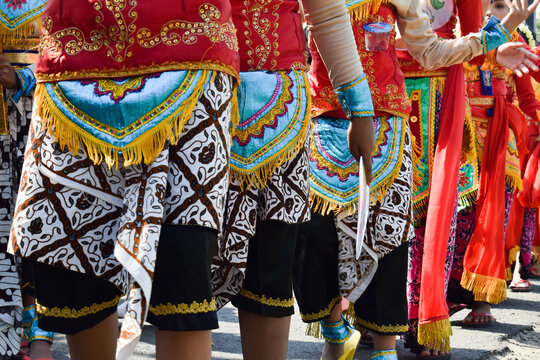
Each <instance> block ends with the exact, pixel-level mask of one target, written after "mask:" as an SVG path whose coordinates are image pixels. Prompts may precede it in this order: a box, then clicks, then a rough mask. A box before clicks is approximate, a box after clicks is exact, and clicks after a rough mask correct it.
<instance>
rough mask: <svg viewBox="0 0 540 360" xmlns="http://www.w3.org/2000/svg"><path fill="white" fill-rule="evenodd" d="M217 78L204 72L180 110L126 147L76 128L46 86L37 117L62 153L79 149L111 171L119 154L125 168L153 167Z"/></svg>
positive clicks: (38, 97) (39, 87) (41, 86)
mask: <svg viewBox="0 0 540 360" xmlns="http://www.w3.org/2000/svg"><path fill="white" fill-rule="evenodd" d="M215 76H216V72H210V71H209V70H204V73H203V75H202V76H201V78H200V79H199V80H198V82H197V84H196V86H195V88H194V90H193V93H192V94H191V96H189V98H187V99H186V100H185V101H184V102H183V103H182V104H181V105H180V106H178V109H177V110H176V111H175V112H174V113H173V114H172V115H171V116H169V117H168V118H167V119H165V120H163V121H162V122H161V123H160V124H158V125H157V126H155V127H154V128H152V129H151V130H149V131H147V132H146V133H144V134H143V135H141V136H139V137H138V138H137V139H135V140H134V141H132V142H131V143H130V144H129V145H128V146H125V147H116V146H113V145H111V144H108V143H107V142H105V141H102V140H99V139H97V138H95V137H94V136H93V135H92V134H90V133H88V132H87V131H85V130H83V129H81V128H80V127H79V126H77V125H76V124H74V123H73V122H72V121H71V120H70V119H69V118H67V117H66V116H65V115H64V114H63V113H62V112H61V111H60V110H59V109H58V107H57V106H56V105H55V104H54V101H53V100H52V99H51V98H50V97H49V95H48V93H47V90H46V88H45V84H40V83H38V84H37V86H36V91H35V99H36V100H35V101H36V103H37V104H38V106H37V115H38V116H39V117H40V118H41V119H42V121H43V126H44V129H45V130H46V131H48V132H50V133H51V134H52V135H53V136H54V137H55V138H56V139H57V140H58V143H59V145H60V147H61V148H62V149H64V148H66V147H67V149H68V150H69V151H70V152H71V153H73V154H76V153H77V152H78V150H79V148H83V151H85V153H86V155H87V156H88V158H89V159H90V160H92V161H93V162H94V163H95V164H99V163H101V162H102V161H105V163H106V164H107V165H108V166H109V167H112V166H113V165H116V167H118V158H119V155H118V154H119V152H122V156H123V158H124V166H128V165H131V164H140V163H143V162H144V163H145V164H150V163H151V162H152V161H153V160H154V159H155V158H156V156H157V155H158V154H159V153H160V152H161V151H162V150H163V148H164V146H165V143H166V142H167V141H170V142H171V143H172V144H176V143H177V141H178V138H179V137H180V135H181V133H182V131H183V129H184V125H185V123H186V121H187V120H189V118H190V116H191V113H192V112H193V109H194V108H195V105H196V104H197V100H198V99H199V98H200V96H201V94H202V92H203V90H204V86H205V84H206V83H207V82H208V80H210V81H213V80H214V79H215ZM233 100H234V99H233ZM235 104H236V106H238V103H237V102H235V101H233V105H235ZM232 111H233V112H232V115H233V119H235V118H236V119H238V115H237V114H238V109H233V110H232ZM82 145H84V146H82Z"/></svg>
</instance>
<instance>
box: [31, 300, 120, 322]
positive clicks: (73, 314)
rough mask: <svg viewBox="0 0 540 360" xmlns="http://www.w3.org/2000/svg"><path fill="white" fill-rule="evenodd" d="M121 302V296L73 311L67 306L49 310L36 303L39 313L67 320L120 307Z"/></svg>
mask: <svg viewBox="0 0 540 360" xmlns="http://www.w3.org/2000/svg"><path fill="white" fill-rule="evenodd" d="M119 301H120V296H117V297H116V298H114V299H112V300H109V301H105V302H102V303H99V304H95V303H94V304H92V305H90V306H85V307H83V308H82V309H72V308H68V307H67V306H66V307H64V308H62V309H60V308H58V307H53V308H48V307H46V306H43V305H41V304H39V303H37V302H36V309H37V312H38V313H40V314H41V315H45V316H50V317H61V318H67V319H78V318H81V317H83V316H88V315H93V314H96V313H98V312H100V311H102V310H105V309H109V308H112V307H115V306H117V305H118V302H119Z"/></svg>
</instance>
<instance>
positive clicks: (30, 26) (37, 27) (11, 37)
mask: <svg viewBox="0 0 540 360" xmlns="http://www.w3.org/2000/svg"><path fill="white" fill-rule="evenodd" d="M40 19H41V13H38V14H36V15H35V16H33V17H32V18H29V19H28V20H27V21H26V22H25V23H24V24H22V25H19V26H18V27H17V28H16V29H13V30H10V29H8V28H6V27H5V26H0V38H1V39H2V44H4V45H9V44H12V43H16V42H17V40H21V39H26V38H28V37H30V36H32V35H34V34H36V35H37V36H36V37H39V34H40V33H41V20H40Z"/></svg>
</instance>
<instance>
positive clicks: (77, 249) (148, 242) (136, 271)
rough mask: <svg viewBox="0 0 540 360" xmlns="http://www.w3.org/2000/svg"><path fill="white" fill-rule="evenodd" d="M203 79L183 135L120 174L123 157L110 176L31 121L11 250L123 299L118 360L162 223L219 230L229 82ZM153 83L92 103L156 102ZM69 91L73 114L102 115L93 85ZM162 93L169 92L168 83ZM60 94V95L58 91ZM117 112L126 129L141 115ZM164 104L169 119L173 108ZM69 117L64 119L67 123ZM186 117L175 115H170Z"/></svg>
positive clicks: (138, 320) (133, 324) (136, 323)
mask: <svg viewBox="0 0 540 360" xmlns="http://www.w3.org/2000/svg"><path fill="white" fill-rule="evenodd" d="M207 75H208V76H207V77H206V78H205V79H206V80H204V82H203V83H202V90H201V92H200V94H199V96H196V97H194V100H193V104H191V103H190V104H189V105H186V104H183V105H184V106H188V107H189V109H190V110H189V111H190V112H189V113H188V114H187V116H186V117H185V118H184V119H183V120H182V121H183V123H182V131H181V133H178V134H176V135H175V137H176V141H175V142H174V144H173V143H171V142H169V141H165V142H164V144H163V148H162V149H161V150H160V151H159V153H158V154H157V156H156V157H155V158H154V159H153V161H151V162H149V163H144V164H141V163H139V164H131V165H125V163H124V162H123V154H118V155H111V158H110V159H116V160H117V161H118V163H116V164H115V166H112V167H109V166H108V165H107V164H106V163H105V161H102V162H101V163H99V164H96V163H95V162H94V161H93V160H91V159H90V156H89V153H88V152H89V151H90V149H89V148H88V147H83V146H81V145H80V144H79V146H78V147H77V151H76V153H72V152H70V151H68V150H67V149H65V148H63V147H62V146H61V145H60V144H59V142H58V141H57V138H56V137H55V136H53V135H52V134H51V133H50V132H49V131H47V130H46V127H45V125H44V123H45V121H44V120H43V119H42V118H41V117H40V116H39V115H38V112H37V111H34V114H33V118H32V124H31V129H30V136H29V140H28V144H30V147H29V148H28V149H27V152H26V155H25V160H24V167H23V175H22V178H23V180H22V182H21V187H20V190H19V196H18V198H17V205H16V209H15V215H14V221H13V227H12V238H11V242H10V245H11V247H12V249H11V251H12V252H14V253H17V254H20V255H22V256H24V257H28V258H32V259H34V260H36V261H38V262H42V263H45V264H49V265H54V266H56V267H59V268H63V269H68V270H71V271H77V272H80V273H85V274H88V275H92V276H95V277H99V278H101V279H104V280H107V281H109V282H110V283H112V284H114V285H115V286H116V287H117V288H118V289H119V290H120V291H121V292H123V293H124V294H127V293H128V292H129V293H130V295H129V301H128V302H129V304H130V308H129V309H128V312H127V314H126V318H125V320H124V323H123V330H122V335H121V339H120V354H121V356H126V354H129V353H130V352H131V351H132V350H133V348H134V345H135V344H136V341H133V340H137V339H138V337H139V336H140V332H141V329H142V324H143V322H144V320H145V319H146V314H147V306H148V303H149V299H150V296H151V288H152V278H153V274H154V272H155V265H156V254H157V249H158V244H159V237H160V232H161V227H162V224H171V225H196V226H202V227H206V228H209V229H213V230H214V232H215V234H217V232H219V231H221V228H222V219H223V217H224V209H225V199H226V194H227V188H228V183H229V176H228V169H229V155H230V122H231V112H232V106H231V102H232V100H233V89H234V80H233V79H232V77H230V76H228V75H224V74H222V73H210V74H207ZM161 76H165V77H166V78H169V79H170V77H171V76H172V77H174V76H177V77H180V78H183V79H186V77H185V76H184V77H183V76H182V74H176V75H174V74H165V73H163V74H161V75H158V76H154V77H149V78H148V79H146V80H145V81H146V84H147V85H148V84H149V83H152V82H154V81H156V82H159V81H160V79H162V78H161ZM188 77H189V75H188ZM125 81H128V82H129V79H128V80H125ZM156 82H154V83H153V84H152V85H153V86H150V87H131V88H130V87H127V88H126V87H124V88H123V87H121V86H120V87H115V90H117V91H114V92H113V91H111V92H103V93H99V94H95V96H96V101H95V103H96V104H97V106H101V102H110V104H112V103H113V102H115V101H117V100H118V101H120V102H121V101H122V99H119V98H118V97H122V96H123V98H124V99H127V100H126V101H128V102H129V101H133V100H136V99H134V98H133V97H132V96H135V98H139V99H140V98H146V99H151V98H152V96H153V95H156V96H158V97H159V96H162V92H161V91H162V90H163V87H160V86H159V84H158V83H156ZM122 84H123V81H121V82H120V85H122ZM109 85H111V84H109ZM116 85H118V84H116ZM177 85H178V86H180V87H181V85H179V84H177ZM76 86H81V87H85V92H84V94H82V99H83V100H85V101H84V106H83V105H82V104H83V102H82V100H81V99H78V100H80V101H81V102H80V103H78V104H79V105H80V107H79V108H77V111H82V110H85V111H86V112H87V113H93V114H98V113H99V112H100V111H103V109H93V108H91V107H89V106H90V104H91V102H89V101H88V99H89V98H88V96H89V94H90V93H89V92H88V91H90V90H89V89H87V87H90V88H94V87H95V86H97V85H95V84H90V85H88V84H84V83H82V82H81V83H80V84H79V85H77V84H75V82H70V84H66V86H65V87H64V88H63V89H64V90H65V89H70V96H71V97H72V98H73V96H74V94H75V93H76V92H75V91H74V90H73V89H74V88H75V87H76ZM168 86H169V87H171V86H172V87H175V86H173V85H171V84H170V83H168ZM58 89H62V86H61V85H58V87H57V89H56V90H58ZM66 91H67V90H66ZM122 91H124V92H123V93H121V94H119V92H122ZM152 91H155V92H158V94H154V93H153V92H152ZM56 94H58V93H56ZM175 94H176V93H175ZM83 95H84V96H83ZM180 95H182V94H180ZM184 95H185V94H184ZM188 95H189V94H188ZM85 96H86V97H85ZM130 97H131V99H129V98H130ZM72 102H73V101H72ZM132 104H137V102H136V101H133V102H132ZM57 105H58V106H60V104H57ZM124 105H125V106H120V105H119V106H117V107H115V108H114V109H115V111H124V112H123V113H122V116H123V118H125V119H127V120H129V121H131V120H132V119H131V120H130V117H129V114H132V115H133V114H136V113H137V112H138V111H141V109H140V108H139V107H137V108H133V109H132V108H131V107H130V105H129V104H124ZM146 105H148V104H146ZM167 105H169V108H168V110H170V111H172V110H173V109H172V108H171V107H170V105H171V104H170V103H167ZM111 106H112V105H111ZM130 109H131V110H132V111H130ZM62 111H67V110H66V109H63V110H62ZM77 111H72V112H70V113H66V114H67V115H65V116H68V115H69V116H75V115H74V114H75V113H77ZM185 111H187V110H186V109H176V113H178V112H185ZM81 121H82V120H81ZM87 123H88V122H87ZM167 126H169V125H167ZM126 131H127V130H126ZM127 132H128V131H127ZM109 133H110V131H109ZM98 135H100V136H109V135H111V134H109V135H107V134H104V133H103V132H102V133H99V134H98ZM111 136H112V135H111ZM71 146H72V147H73V146H74V144H71ZM93 155H94V160H95V157H96V156H98V157H99V154H97V153H93ZM132 155H133V154H132ZM116 165H118V166H116ZM214 236H217V235H214ZM174 255H175V254H171V256H174ZM132 284H133V287H131V285H132ZM37 301H38V303H39V294H38V299H37ZM208 301H210V302H213V301H212V299H208ZM173 305H178V306H177V308H178V309H183V308H184V307H187V308H188V309H189V308H190V304H173ZM45 310H46V309H45ZM79 311H83V313H84V309H76V308H75V309H73V311H68V312H67V313H66V314H64V313H62V314H63V315H66V316H68V317H70V316H75V317H80V316H81V314H80V313H79ZM214 311H215V306H214ZM38 312H39V307H38ZM122 354H123V355H122Z"/></svg>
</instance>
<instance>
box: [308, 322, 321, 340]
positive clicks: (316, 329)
mask: <svg viewBox="0 0 540 360" xmlns="http://www.w3.org/2000/svg"><path fill="white" fill-rule="evenodd" d="M306 336H311V337H314V338H316V339H322V338H323V336H322V332H321V322H320V321H314V322H310V323H309V324H307V326H306Z"/></svg>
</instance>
